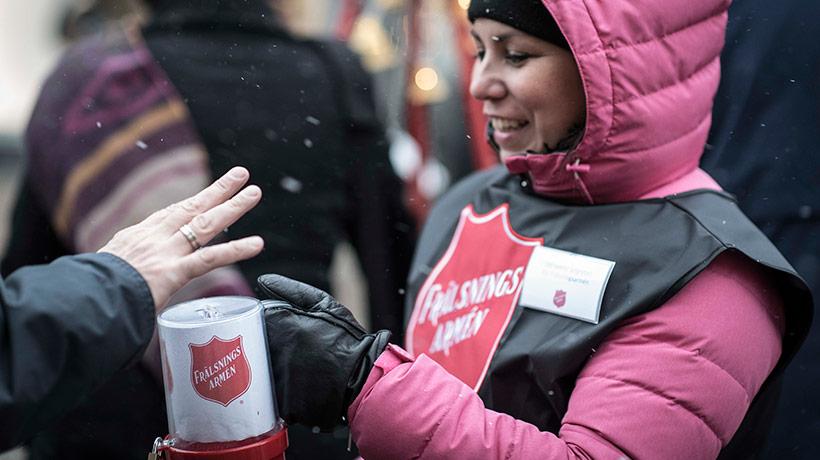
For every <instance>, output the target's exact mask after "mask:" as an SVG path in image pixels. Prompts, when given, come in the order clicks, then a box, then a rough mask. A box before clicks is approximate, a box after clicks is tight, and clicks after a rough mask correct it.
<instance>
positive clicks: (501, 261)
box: [407, 204, 543, 390]
mask: <svg viewBox="0 0 820 460" xmlns="http://www.w3.org/2000/svg"><path fill="white" fill-rule="evenodd" d="M541 245H543V239H542V238H527V237H524V236H521V235H518V234H517V233H515V231H514V230H513V229H512V227H510V223H509V206H508V205H506V204H504V205H501V206H499V207H498V208H496V209H494V210H493V211H491V212H489V213H488V214H485V215H476V214H475V213H474V212H473V207H472V206H467V207H466V208H464V210H463V211H462V212H461V218H460V219H459V222H458V226H457V227H456V231H455V233H454V234H453V238H452V240H451V241H450V245H449V247H448V248H447V251H446V252H445V253H444V256H442V258H441V260H440V261H439V262H438V263H437V264H436V266H435V268H434V269H433V271H432V272H431V273H430V275H429V276H428V277H427V279H426V280H425V282H424V284H423V285H422V287H421V290H420V291H419V293H418V296H417V297H416V303H415V306H414V308H413V315H412V316H411V318H410V324H409V325H408V328H407V350H408V351H409V352H410V353H411V354H413V355H419V354H422V353H424V354H426V355H427V356H429V357H430V358H432V359H434V360H435V361H436V362H438V363H439V364H441V365H442V366H443V367H444V368H445V369H447V370H448V371H449V372H450V373H451V374H453V375H454V376H456V377H458V378H459V379H461V380H462V381H463V382H464V383H466V384H467V385H469V386H470V387H472V388H473V389H475V390H478V388H479V387H480V386H481V382H482V381H483V380H484V376H485V375H486V374H487V369H488V368H489V367H490V361H491V360H492V358H493V355H494V354H495V351H496V349H497V348H498V344H499V342H500V341H501V336H502V335H503V334H504V331H505V330H506V329H507V326H508V325H509V323H510V319H511V318H512V313H513V311H514V310H515V306H516V305H517V303H518V296H519V295H520V293H521V282H522V281H523V279H524V272H525V270H526V267H527V262H529V259H530V256H531V255H532V252H533V250H534V249H535V247H536V246H541Z"/></svg>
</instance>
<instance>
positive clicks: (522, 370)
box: [407, 167, 812, 433]
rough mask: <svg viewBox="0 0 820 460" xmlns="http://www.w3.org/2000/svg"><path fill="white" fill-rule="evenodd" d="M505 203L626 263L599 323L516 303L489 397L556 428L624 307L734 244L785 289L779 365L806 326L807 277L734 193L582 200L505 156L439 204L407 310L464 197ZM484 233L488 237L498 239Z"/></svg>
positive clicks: (547, 241)
mask: <svg viewBox="0 0 820 460" xmlns="http://www.w3.org/2000/svg"><path fill="white" fill-rule="evenodd" d="M502 205H506V206H508V213H509V225H510V226H511V227H512V229H513V230H514V232H517V233H518V234H520V235H521V236H522V237H528V238H543V240H544V246H547V247H551V248H555V249H560V250H564V251H569V252H572V253H576V254H583V255H587V256H592V257H597V258H601V259H607V260H611V261H615V262H616V265H615V268H614V270H613V271H612V275H611V278H610V280H609V283H608V285H607V288H606V290H605V292H604V297H603V303H602V306H601V310H600V316H599V322H598V324H592V323H589V322H584V321H579V320H576V319H571V318H567V317H563V316H557V315H553V314H550V313H546V312H542V311H538V310H532V309H529V308H523V307H521V306H520V305H517V306H516V307H515V308H514V310H513V311H512V316H511V319H510V321H509V324H508V326H507V327H506V329H505V330H504V332H503V335H502V336H501V341H500V343H499V346H498V348H497V350H496V351H495V354H494V355H493V356H492V359H491V361H490V364H489V368H488V370H487V373H486V377H485V378H484V379H483V382H482V383H481V386H480V388H479V390H478V393H479V396H480V397H481V399H482V400H483V401H484V403H485V405H486V406H487V407H488V408H490V409H493V410H496V411H500V412H504V413H507V414H509V415H511V416H513V417H515V418H517V419H520V420H524V421H527V422H529V423H532V424H534V425H535V426H537V427H539V428H540V429H541V430H546V431H551V432H553V433H557V432H558V429H559V428H560V422H561V419H562V418H563V416H564V414H565V413H566V410H567V404H568V401H569V397H570V394H571V393H572V390H573V388H574V386H575V380H576V378H577V375H578V373H579V372H580V370H581V369H582V367H583V366H584V364H585V363H586V360H587V359H588V357H589V356H590V354H591V353H592V352H593V350H594V349H595V347H597V346H598V345H599V344H600V343H601V342H602V341H603V340H604V339H605V338H606V337H607V336H608V335H609V334H610V333H611V332H612V331H613V330H614V329H615V328H617V327H618V325H620V324H621V323H622V322H623V321H624V320H625V319H628V318H630V317H633V316H635V315H639V314H642V313H646V312H648V311H651V310H653V309H655V308H658V307H660V306H661V305H663V304H664V302H666V301H667V300H668V299H669V298H670V297H672V296H673V295H674V294H675V293H676V292H678V291H679V290H680V289H681V288H683V286H685V285H686V283H688V282H689V281H691V280H692V279H693V278H694V277H695V276H696V275H697V274H698V273H700V271H701V270H703V269H704V268H705V267H706V266H707V265H709V263H711V262H712V260H714V259H715V257H717V256H718V255H719V254H721V253H722V252H724V251H726V250H732V251H739V252H740V253H742V254H744V255H746V256H747V257H749V258H750V259H751V260H754V261H756V262H757V263H759V264H761V265H763V266H765V267H767V268H768V269H769V270H770V271H771V276H772V278H773V279H774V280H775V282H776V283H777V284H778V285H779V286H780V288H781V289H782V295H783V298H784V304H785V305H786V306H787V307H788V314H787V316H786V318H787V319H786V321H787V324H786V334H785V335H784V350H783V354H782V357H781V359H780V362H779V363H778V366H777V368H776V369H775V371H774V372H773V374H772V375H773V376H775V375H776V374H779V373H780V372H782V370H783V368H784V366H785V364H786V363H787V362H788V361H789V359H791V357H792V356H793V354H794V353H795V352H796V350H797V348H798V347H799V345H800V343H801V342H802V340H803V339H804V337H805V336H806V334H807V332H808V326H809V324H810V323H811V315H812V309H811V295H810V294H809V292H808V289H807V288H806V286H805V284H804V283H803V281H802V280H801V279H800V278H799V276H798V275H797V274H796V273H795V271H794V269H792V267H791V266H790V265H789V263H788V262H787V261H786V260H785V259H784V258H783V256H782V255H780V253H779V252H778V251H777V250H776V249H775V247H774V246H773V245H772V244H771V242H769V240H768V239H767V238H766V237H765V236H763V234H762V233H761V232H760V231H759V230H758V229H757V228H756V227H755V226H754V225H753V224H752V223H751V222H750V221H749V220H748V219H747V218H746V217H745V216H744V215H743V213H742V212H741V211H740V210H739V209H738V207H737V206H736V205H735V202H734V201H733V199H732V198H731V196H729V195H727V194H725V193H722V192H715V191H693V192H688V193H683V194H680V195H674V196H670V197H666V198H662V199H648V200H641V201H635V202H627V203H615V204H603V205H596V206H574V205H568V204H561V203H557V202H554V201H550V200H547V199H545V198H543V197H539V196H536V195H534V194H532V193H529V192H527V191H525V190H524V189H523V188H522V182H521V179H519V178H518V177H516V176H511V175H509V174H508V173H507V171H506V170H505V169H504V168H503V167H498V168H495V169H493V170H490V171H485V172H481V173H477V174H475V175H473V176H470V177H469V178H467V179H466V180H464V181H462V182H461V183H460V184H459V185H458V186H456V187H454V189H453V190H452V191H451V192H450V193H448V194H447V195H446V196H445V197H444V198H442V199H441V200H440V201H439V203H437V205H436V207H435V208H434V209H433V211H432V212H431V214H430V216H429V220H428V221H427V225H426V227H425V229H424V232H423V233H422V235H421V239H420V242H419V246H418V248H417V252H416V257H415V259H414V261H413V265H412V268H411V272H410V278H409V284H408V294H409V295H408V297H407V299H408V301H407V310H408V311H407V313H408V315H410V313H412V310H413V308H414V304H415V301H416V297H417V296H418V295H419V290H420V289H421V287H422V285H423V284H424V283H425V280H426V279H427V278H428V276H430V274H431V271H432V270H433V269H434V267H436V265H437V263H438V262H439V261H440V260H441V259H442V257H445V251H447V250H448V247H449V246H450V242H451V239H453V236H454V232H455V231H456V226H457V224H458V222H459V215H460V212H461V211H462V209H464V208H465V207H466V206H472V208H473V209H474V210H475V212H476V213H480V214H483V213H488V212H490V211H492V210H494V209H497V208H498V207H499V206H502ZM486 244H487V247H488V248H490V247H491V245H492V242H490V241H488V242H487V243H486ZM488 250H491V249H488ZM772 378H773V377H770V380H771V379H772ZM755 403H757V401H756V402H755ZM753 408H754V404H753ZM753 412H754V411H753V409H750V412H749V413H750V414H751V413H753ZM744 423H745V422H744Z"/></svg>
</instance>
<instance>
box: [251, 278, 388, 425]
mask: <svg viewBox="0 0 820 460" xmlns="http://www.w3.org/2000/svg"><path fill="white" fill-rule="evenodd" d="M258 282H259V287H260V289H261V290H262V292H264V293H265V295H267V296H268V297H269V298H270V299H274V300H273V301H268V300H266V301H263V305H264V307H265V327H266V329H267V335H268V344H269V348H270V354H271V365H272V371H273V376H274V380H275V382H276V397H277V400H278V403H279V413H280V415H281V416H282V418H284V419H285V421H286V422H288V423H301V424H303V425H307V426H312V427H313V426H318V427H319V428H320V429H321V430H323V431H329V430H332V429H333V428H334V427H336V426H338V425H339V424H340V423H342V417H344V416H345V413H346V412H347V408H348V407H349V406H350V404H351V403H352V402H353V400H354V399H356V396H358V395H359V392H360V391H361V389H362V387H363V386H364V383H365V380H367V376H368V374H369V373H370V370H371V369H372V368H373V363H374V362H375V361H376V359H377V358H378V357H379V355H381V353H382V352H383V351H384V349H385V348H386V347H387V343H388V340H389V338H390V332H389V331H385V330H382V331H378V332H376V333H374V334H368V333H367V332H366V331H365V330H364V329H363V328H362V326H361V325H359V323H358V322H357V321H356V320H355V319H354V318H353V315H352V314H351V313H350V310H348V309H347V308H346V307H345V306H344V305H342V304H340V303H338V302H337V301H336V299H334V298H333V297H331V296H330V295H329V294H327V293H326V292H324V291H321V290H319V289H316V288H314V287H313V286H309V285H307V284H304V283H300V282H298V281H294V280H292V279H290V278H286V277H284V276H279V275H262V276H260V277H259V280H258ZM277 300H279V301H284V302H278V301H277Z"/></svg>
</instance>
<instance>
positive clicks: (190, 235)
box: [179, 224, 202, 251]
mask: <svg viewBox="0 0 820 460" xmlns="http://www.w3.org/2000/svg"><path fill="white" fill-rule="evenodd" d="M179 232H180V233H182V236H184V237H185V239H186V240H188V244H190V245H191V248H193V250H194V251H196V250H197V249H199V248H201V247H202V245H201V244H199V241H198V240H197V239H196V233H194V230H193V229H192V228H191V226H190V225H188V224H185V225H183V226H182V227H179Z"/></svg>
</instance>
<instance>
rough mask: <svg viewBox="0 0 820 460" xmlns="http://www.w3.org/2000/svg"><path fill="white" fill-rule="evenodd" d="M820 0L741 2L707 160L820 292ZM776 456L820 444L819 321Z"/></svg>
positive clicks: (799, 454)
mask: <svg viewBox="0 0 820 460" xmlns="http://www.w3.org/2000/svg"><path fill="white" fill-rule="evenodd" d="M818 18H820V3H818V2H807V1H801V0H789V1H784V2H779V3H777V4H776V5H772V4H771V3H769V2H763V1H761V0H739V1H735V2H733V3H732V6H731V7H730V8H729V24H728V28H727V31H726V46H725V48H724V50H723V52H722V54H721V65H722V71H723V72H722V73H723V75H722V78H721V85H720V87H719V89H718V92H717V96H716V97H715V108H714V112H713V114H714V121H713V124H712V130H711V132H710V135H709V139H708V141H707V149H706V152H705V153H704V157H703V163H702V164H703V167H704V169H706V170H707V171H708V172H709V173H710V174H712V175H713V176H714V177H715V179H717V180H718V182H720V183H721V184H722V185H723V186H725V187H726V189H727V190H731V191H732V192H734V193H735V194H736V195H737V198H738V204H739V205H740V208H741V209H743V211H744V212H745V213H746V214H747V215H748V216H749V218H750V219H752V221H754V222H755V223H756V224H757V225H758V226H759V227H760V228H761V230H763V232H765V233H766V235H767V236H768V237H769V238H770V239H771V240H772V242H773V243H774V244H775V245H776V246H777V247H778V249H780V251H782V252H783V254H784V255H785V256H786V257H787V258H788V259H789V261H791V263H792V264H793V265H794V267H795V269H797V271H798V272H799V273H800V274H801V275H802V276H803V277H804V278H805V279H806V281H807V283H808V285H809V287H810V288H811V289H812V291H813V292H814V293H815V295H817V294H818V293H820V155H818V154H817V153H818V150H820V46H817V44H816V42H817V37H818V36H820V21H818ZM782 379H783V382H782V383H783V387H782V389H781V394H780V401H779V403H778V407H777V409H776V411H774V410H771V409H770V419H771V420H772V421H773V428H772V432H771V436H770V438H769V446H768V449H767V451H766V452H767V453H766V458H771V459H787V458H788V459H792V458H793V459H809V458H815V457H816V456H817V452H818V451H820V394H818V392H817V388H816V386H817V383H818V382H820V331H818V330H817V319H815V320H814V327H813V328H812V331H811V332H810V333H809V336H808V338H807V339H806V343H805V344H804V345H803V348H802V349H801V350H800V352H799V353H798V354H797V355H796V356H795V358H794V360H793V361H792V364H791V365H790V366H789V368H788V369H787V370H786V372H785V374H784V375H783V377H782Z"/></svg>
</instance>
